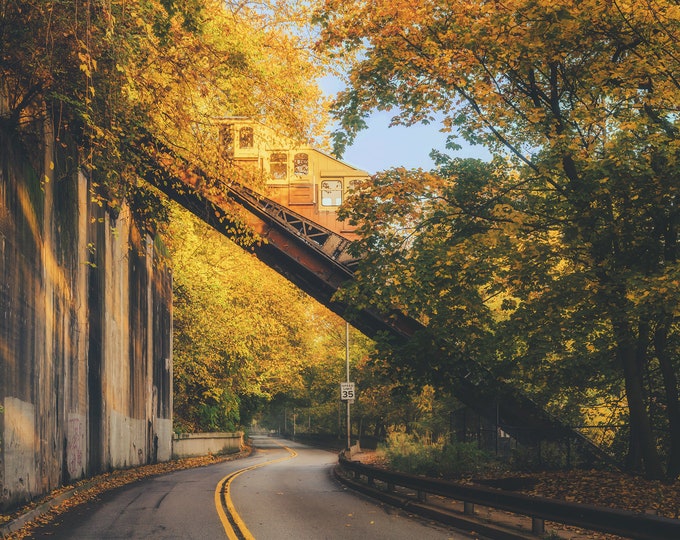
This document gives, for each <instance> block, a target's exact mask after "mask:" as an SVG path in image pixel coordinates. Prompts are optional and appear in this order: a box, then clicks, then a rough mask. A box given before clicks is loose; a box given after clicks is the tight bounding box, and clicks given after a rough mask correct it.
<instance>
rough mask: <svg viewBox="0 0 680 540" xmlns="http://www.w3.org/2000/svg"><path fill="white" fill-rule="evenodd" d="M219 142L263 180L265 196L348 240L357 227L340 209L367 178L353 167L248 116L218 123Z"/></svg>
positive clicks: (239, 164)
mask: <svg viewBox="0 0 680 540" xmlns="http://www.w3.org/2000/svg"><path fill="white" fill-rule="evenodd" d="M220 146H221V149H222V153H223V155H224V157H225V159H227V160H228V161H229V162H230V163H232V164H233V165H234V166H236V167H239V168H240V169H242V170H244V171H251V172H252V174H253V175H257V176H258V177H261V178H263V179H264V184H265V192H264V195H265V196H266V197H268V198H270V199H272V200H274V201H276V202H277V203H279V204H282V205H285V206H286V207H288V208H290V209H291V210H293V211H294V212H296V213H298V214H300V215H302V216H304V217H306V218H308V219H310V220H312V221H314V222H315V223H318V224H319V225H321V226H323V227H326V228H327V229H330V230H331V231H333V232H335V233H338V234H340V235H342V236H344V237H346V238H349V239H354V238H355V235H354V229H353V227H352V226H350V225H349V224H348V223H347V222H346V221H339V220H338V219H337V210H338V208H339V207H340V205H341V204H342V203H343V201H344V200H345V198H346V196H347V194H348V193H349V192H350V191H351V190H352V189H353V188H354V186H355V184H356V182H357V181H359V180H363V179H365V178H367V177H368V173H367V172H366V171H362V170H360V169H357V168H355V167H352V166H351V165H348V164H346V163H343V162H342V161H340V160H338V159H336V158H334V157H332V156H330V155H328V154H326V153H324V152H321V151H320V150H317V149H315V148H312V147H310V146H304V145H300V144H298V143H296V142H295V141H294V140H293V139H291V138H290V137H286V136H284V135H281V134H279V133H277V132H275V131H274V130H272V129H271V128H268V127H267V126H265V125H263V124H261V123H259V122H256V121H254V120H252V119H249V118H243V117H234V118H228V119H225V120H224V123H223V124H222V125H221V126H220Z"/></svg>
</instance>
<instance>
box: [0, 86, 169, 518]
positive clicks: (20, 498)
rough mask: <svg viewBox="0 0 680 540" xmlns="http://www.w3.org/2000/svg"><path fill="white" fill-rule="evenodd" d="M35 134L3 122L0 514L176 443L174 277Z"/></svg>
mask: <svg viewBox="0 0 680 540" xmlns="http://www.w3.org/2000/svg"><path fill="white" fill-rule="evenodd" d="M1 108H2V100H1V99H0V109H1ZM0 112H1V111H0ZM31 129H32V132H31V133H30V134H28V135H27V136H24V135H26V134H23V133H22V136H21V137H18V136H17V134H16V133H5V132H2V131H1V130H0V406H2V408H3V411H0V510H5V509H8V508H12V507H14V506H16V505H18V504H21V503H23V502H25V501H28V500H30V499H32V498H34V497H36V496H39V495H41V494H44V493H46V492H49V491H50V490H52V489H54V488H56V487H59V486H60V485H62V484H64V483H67V482H69V481H71V480H74V479H78V478H82V477H84V476H88V475H94V474H96V473H99V472H103V471H107V470H110V469H112V468H116V467H130V466H133V465H139V464H142V463H150V462H155V461H161V460H167V459H170V457H171V452H172V393H171V388H172V352H171V350H172V349H171V346H172V341H171V340H172V280H171V274H170V272H169V270H168V269H167V267H166V266H165V263H164V261H163V260H162V258H161V257H160V256H159V254H158V253H157V252H156V251H155V249H154V241H153V238H152V237H150V236H149V235H148V234H145V233H142V232H140V231H139V230H138V228H137V227H136V226H135V224H134V222H133V219H132V217H131V215H130V211H129V210H128V208H127V207H126V206H123V207H122V208H120V209H119V210H118V211H117V212H115V213H114V212H112V211H110V210H108V209H107V208H106V207H102V206H100V205H98V204H96V203H93V202H92V200H91V199H92V197H91V195H92V192H93V189H92V185H91V181H90V179H89V178H87V177H86V176H85V175H84V174H82V172H81V171H80V169H79V168H78V167H77V163H78V160H77V158H76V156H74V155H73V153H69V151H68V149H67V148H66V149H65V148H64V147H63V146H62V145H61V144H59V145H55V142H54V137H53V135H52V133H51V130H50V123H49V122H46V125H45V126H43V125H42V124H39V123H37V122H36V123H35V124H34V125H33V126H32V128H31Z"/></svg>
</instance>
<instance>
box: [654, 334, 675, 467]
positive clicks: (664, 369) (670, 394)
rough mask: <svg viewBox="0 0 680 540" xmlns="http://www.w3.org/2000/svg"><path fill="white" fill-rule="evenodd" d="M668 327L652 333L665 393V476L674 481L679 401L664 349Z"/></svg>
mask: <svg viewBox="0 0 680 540" xmlns="http://www.w3.org/2000/svg"><path fill="white" fill-rule="evenodd" d="M667 339H668V326H667V325H665V324H662V325H659V327H658V328H657V329H656V332H654V350H655V352H656V357H657V358H658V360H659V367H660V368H661V375H662V376H663V385H664V390H665V393H666V414H667V416H668V426H669V429H670V440H671V449H670V455H669V456H668V467H667V470H666V476H667V477H668V478H670V479H675V478H677V477H678V475H680V401H679V400H678V377H677V375H676V373H675V370H674V369H673V364H672V362H671V359H670V358H669V355H668V350H667V348H666V344H667Z"/></svg>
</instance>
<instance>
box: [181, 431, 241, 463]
mask: <svg viewBox="0 0 680 540" xmlns="http://www.w3.org/2000/svg"><path fill="white" fill-rule="evenodd" d="M242 447H243V433H242V432H240V431H239V432H236V433H181V434H179V435H175V437H174V439H173V441H172V456H173V457H174V458H184V457H193V456H207V455H208V454H230V453H235V452H238V451H239V450H241V448H242Z"/></svg>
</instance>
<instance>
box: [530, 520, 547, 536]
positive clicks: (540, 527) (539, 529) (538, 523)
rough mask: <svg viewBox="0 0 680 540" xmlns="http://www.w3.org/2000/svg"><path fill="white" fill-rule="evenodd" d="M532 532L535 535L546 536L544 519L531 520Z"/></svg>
mask: <svg viewBox="0 0 680 540" xmlns="http://www.w3.org/2000/svg"><path fill="white" fill-rule="evenodd" d="M531 532H532V533H533V534H545V521H544V520H543V519H542V518H537V517H532V518H531Z"/></svg>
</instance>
